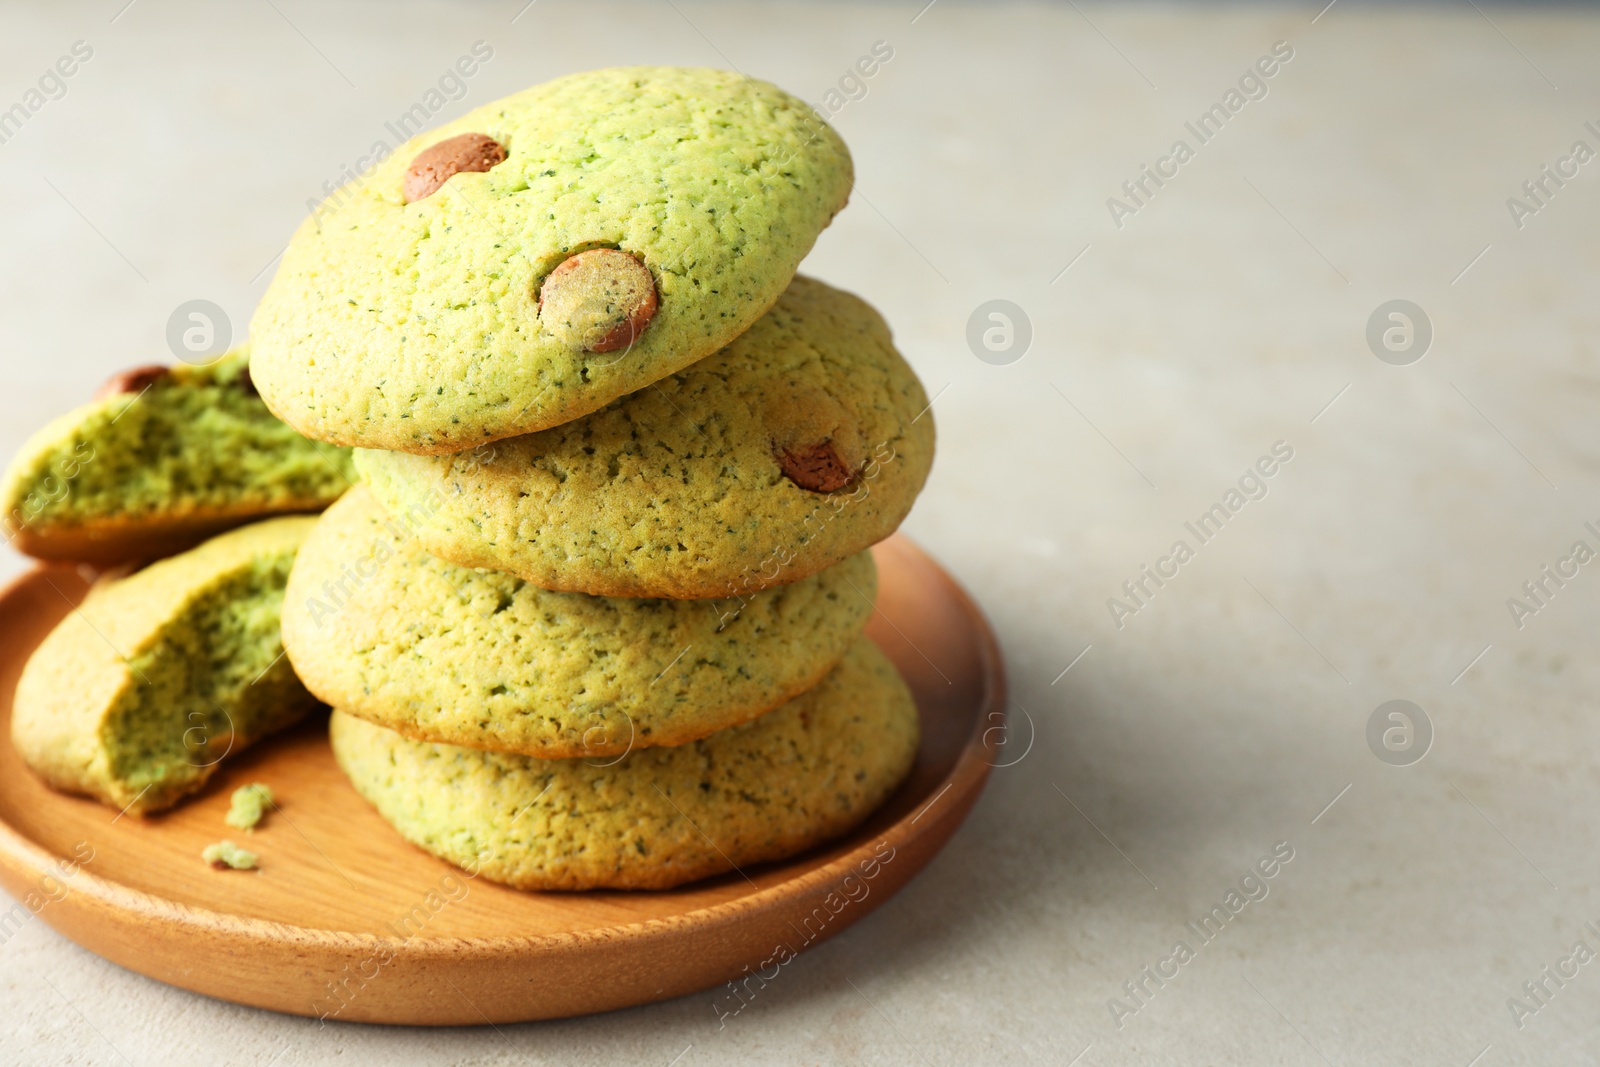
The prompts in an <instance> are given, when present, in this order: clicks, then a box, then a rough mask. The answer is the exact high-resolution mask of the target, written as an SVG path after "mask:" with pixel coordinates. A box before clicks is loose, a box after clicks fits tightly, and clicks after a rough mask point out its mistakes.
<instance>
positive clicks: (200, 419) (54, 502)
mask: <svg viewBox="0 0 1600 1067" xmlns="http://www.w3.org/2000/svg"><path fill="white" fill-rule="evenodd" d="M248 363H249V354H248V352H247V351H246V350H245V349H238V350H235V351H234V352H231V353H229V354H228V355H226V356H224V357H222V358H221V359H219V360H217V361H216V362H215V363H212V364H210V365H208V366H204V367H194V366H188V365H178V366H176V367H173V368H171V371H170V373H169V374H168V375H167V376H166V377H165V378H162V379H161V380H159V381H157V382H156V383H155V384H153V385H151V386H150V387H149V388H148V389H146V390H143V391H142V392H138V393H123V394H119V395H116V396H110V397H105V398H102V399H99V400H95V401H92V402H91V403H89V404H86V405H84V406H83V407H80V408H78V409H76V410H74V411H72V412H69V413H68V414H66V415H63V416H61V417H60V418H57V419H55V420H53V421H52V422H50V423H49V424H48V425H46V426H45V427H44V428H43V429H41V430H40V431H38V432H37V433H35V434H34V435H33V436H32V437H31V438H29V440H28V441H27V443H26V444H24V445H23V447H22V450H21V451H20V452H19V453H18V454H17V456H16V457H15V458H14V459H13V460H12V461H11V463H10V465H9V466H8V467H7V469H6V472H5V476H4V478H3V479H0V516H3V522H4V525H5V528H6V531H7V533H8V535H10V537H11V538H12V540H13V542H14V544H15V545H16V547H18V548H19V549H21V550H22V551H24V552H28V553H30V554H32V555H36V556H40V557H43V558H48V559H68V560H83V561H88V562H96V563H115V562H121V561H123V560H128V559H135V558H138V557H139V556H140V555H141V554H144V555H157V554H160V552H159V550H157V551H149V550H147V549H146V548H145V545H146V544H147V543H148V542H150V541H151V539H152V538H156V539H160V538H162V537H163V536H164V535H173V534H176V535H182V534H184V533H189V534H192V535H194V537H193V538H192V539H198V537H199V536H204V535H205V534H207V533H212V532H216V531H217V530H219V529H222V528H225V527H227V526H229V525H238V524H239V523H241V522H245V521H248V520H250V519H254V518H262V517H265V516H268V515H273V514H280V513H284V512H297V511H317V510H320V509H321V508H323V507H326V506H327V505H328V504H329V503H331V502H332V501H333V500H335V499H337V498H338V496H339V495H340V494H341V493H343V492H344V490H345V489H346V488H348V487H349V485H350V483H351V481H352V480H353V478H354V470H353V467H352V463H351V456H350V453H349V451H348V450H346V449H341V448H335V447H333V446H331V445H325V444H322V443H320V442H315V441H310V440H307V439H306V438H304V437H301V436H300V435H299V434H298V433H296V432H295V431H294V430H293V429H291V428H290V427H289V426H287V425H285V424H284V423H282V422H280V421H279V420H278V419H277V418H276V417H274V416H273V414H272V413H271V412H270V411H268V410H267V406H266V404H265V403H263V402H262V400H261V398H260V397H259V396H257V395H256V394H255V393H254V392H253V391H252V389H251V388H250V387H249V384H248V382H249V379H248V376H247V367H248ZM172 547H173V548H178V547H183V546H181V545H177V544H174V545H172Z"/></svg>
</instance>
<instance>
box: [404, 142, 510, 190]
mask: <svg viewBox="0 0 1600 1067" xmlns="http://www.w3.org/2000/svg"><path fill="white" fill-rule="evenodd" d="M505 161H506V150H505V148H504V147H502V146H501V144H500V142H499V141H496V140H495V139H494V138H493V137H490V136H489V135H488V134H484V133H463V134H460V135H458V136H456V137H451V138H448V139H446V140H443V141H440V142H439V143H438V144H436V145H430V146H429V147H427V148H424V149H423V150H422V151H420V152H418V153H417V158H415V159H413V160H412V161H411V166H409V167H407V168H406V178H405V182H404V183H403V184H402V186H401V192H402V193H403V195H404V196H405V199H406V203H408V204H410V203H414V202H415V201H418V200H421V199H422V198H423V197H427V196H432V195H433V194H434V193H436V192H438V191H439V187H440V186H441V185H443V184H444V183H445V182H447V181H449V180H450V179H451V178H453V177H455V176H456V175H457V174H460V173H461V172H462V171H471V172H474V173H479V174H481V173H483V172H484V171H487V170H490V169H491V168H493V167H497V166H499V165H500V164H501V163H504V162H505Z"/></svg>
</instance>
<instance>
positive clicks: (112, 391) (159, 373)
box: [94, 363, 172, 400]
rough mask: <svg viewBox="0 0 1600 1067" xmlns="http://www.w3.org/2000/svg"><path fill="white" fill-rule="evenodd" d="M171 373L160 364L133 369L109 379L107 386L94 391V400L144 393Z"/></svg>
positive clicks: (150, 364) (106, 381)
mask: <svg viewBox="0 0 1600 1067" xmlns="http://www.w3.org/2000/svg"><path fill="white" fill-rule="evenodd" d="M171 373H172V371H171V369H170V368H168V367H164V366H162V365H161V364H159V363H149V364H146V365H145V366H143V367H132V368H129V369H128V370H125V371H120V372H119V373H117V374H113V375H112V376H111V377H109V378H107V379H106V380H105V384H104V385H102V386H100V388H98V389H96V390H95V391H94V398H95V399H96V400H104V399H105V398H106V397H108V396H118V395H120V394H122V393H142V392H144V391H145V390H146V389H148V388H149V387H150V386H152V385H154V384H155V383H156V382H159V381H160V380H161V379H163V378H165V377H166V376H167V375H169V374H171Z"/></svg>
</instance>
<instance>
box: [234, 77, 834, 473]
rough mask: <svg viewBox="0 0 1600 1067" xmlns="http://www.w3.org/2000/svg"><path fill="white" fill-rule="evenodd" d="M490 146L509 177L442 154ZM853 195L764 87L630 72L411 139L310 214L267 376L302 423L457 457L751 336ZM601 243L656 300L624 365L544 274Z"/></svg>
mask: <svg viewBox="0 0 1600 1067" xmlns="http://www.w3.org/2000/svg"><path fill="white" fill-rule="evenodd" d="M469 133H476V134H481V135H485V136H486V138H488V139H492V141H493V142H494V143H495V144H497V145H499V146H500V147H501V148H502V149H503V151H504V154H505V155H504V159H503V160H502V161H500V162H498V163H496V162H494V161H493V160H494V158H495V157H494V156H493V154H492V153H491V154H487V155H485V154H484V153H482V152H480V151H479V150H478V149H477V148H474V147H472V145H471V144H467V143H466V142H457V146H458V148H459V151H449V149H450V146H448V145H442V144H441V143H442V142H446V141H454V140H455V139H457V138H461V137H462V136H463V135H465V134H469ZM471 140H472V139H470V138H468V141H469V142H470V141H471ZM476 143H480V144H481V143H483V142H476ZM463 144H465V145H466V147H460V146H461V145H463ZM439 148H443V149H446V151H445V152H444V154H445V155H446V156H450V157H451V158H450V159H445V160H439V159H432V157H431V156H426V155H425V158H424V159H421V160H419V159H418V156H419V154H425V153H428V152H429V151H430V150H431V149H439ZM458 157H459V158H458ZM414 163H415V166H413V164H414ZM457 167H461V168H464V169H461V170H457V169H455V168H457ZM484 168H487V169H484ZM408 173H409V174H411V176H412V179H411V180H409V181H408ZM446 173H448V174H449V175H450V176H449V177H448V178H447V179H446V180H445V181H444V184H443V185H442V187H438V188H436V189H434V190H433V191H431V192H424V190H426V189H428V187H429V186H431V185H433V184H434V183H435V182H436V181H437V180H438V179H439V178H440V177H441V176H442V175H444V174H446ZM423 179H426V180H425V181H424V180H423ZM851 181H852V172H851V165H850V157H849V153H848V152H847V150H846V149H845V147H844V144H843V142H842V141H840V140H839V138H838V135H837V134H835V133H834V132H833V130H832V129H830V128H829V127H828V126H827V125H826V124H825V123H823V122H822V120H821V119H820V118H818V117H817V116H816V114H815V112H813V111H812V109H811V108H810V107H809V106H808V105H806V104H805V103H804V102H802V101H800V100H798V99H796V98H795V97H792V96H790V95H788V94H787V93H784V92H782V91H781V90H779V89H777V88H775V87H774V86H772V85H769V84H767V83H765V82H760V81H754V80H752V79H749V78H745V77H743V76H741V75H738V74H733V73H729V72H726V71H717V70H703V69H694V68H675V67H631V68H616V69H609V70H600V71H594V72H591V73H587V74H576V75H572V76H570V77H566V78H561V79H558V80H556V81H552V82H549V83H546V84H544V85H539V86H536V87H534V88H532V89H528V90H526V91H524V92H521V93H518V94H516V95H514V96H509V97H506V98H505V99H503V100H499V101H496V102H495V103H492V104H488V105H485V106H484V107H481V108H478V109H477V110H475V111H472V112H470V113H468V114H467V115H465V116H463V117H462V118H460V119H458V120H456V121H454V122H451V123H448V124H446V125H444V126H442V127H440V128H438V129H436V130H430V131H428V132H427V133H425V134H422V135H420V136H418V137H416V138H414V139H413V140H411V141H409V142H407V143H406V144H405V145H402V146H401V147H400V149H399V150H398V151H397V152H396V153H395V154H394V155H393V156H391V157H389V158H388V159H387V160H385V161H384V162H383V163H381V164H379V165H378V166H377V167H376V168H375V169H374V170H373V172H372V173H371V174H370V175H368V176H366V177H364V178H363V179H362V180H360V181H359V182H356V183H353V184H352V185H351V186H348V187H346V188H344V189H341V190H340V191H339V192H337V193H335V194H334V196H333V197H331V198H330V199H329V200H328V201H327V202H326V203H325V204H324V205H323V206H322V207H321V208H319V209H318V210H317V211H316V212H315V213H314V214H313V216H312V217H311V218H309V219H307V220H306V222H305V223H304V224H303V225H302V226H301V227H300V229H299V231H298V232H297V233H296V234H295V236H294V239H293V240H292V241H291V242H290V244H289V247H288V250H287V251H286V252H285V253H284V257H283V263H282V264H281V265H280V267H279V269H278V272H277V275H276V276H275V277H274V279H273V281H272V285H271V287H270V288H269V289H268V291H267V293H266V295H265V297H264V298H263V300H262V302H261V305H260V307H259V308H258V310H257V312H256V315H255V318H254V320H253V321H252V322H251V325H250V332H251V337H252V339H253V345H254V355H253V362H252V373H253V374H254V376H255V379H256V381H257V383H258V385H259V387H260V389H261V392H262V395H263V396H264V397H265V398H266V400H267V402H268V403H269V404H270V405H271V406H272V409H273V410H274V411H276V412H277V413H278V414H279V415H280V416H281V417H282V418H283V419H284V420H285V421H287V422H288V423H290V424H291V425H293V426H295V427H296V428H297V429H299V430H300V431H301V432H302V433H304V434H306V435H307V436H309V437H315V438H318V439H319V440H324V441H331V442H333V443H335V444H341V445H362V446H365V447H369V448H387V449H402V450H406V451H413V452H421V453H440V452H454V451H460V450H463V449H466V448H471V447H473V446H474V445H476V444H479V443H481V442H483V441H487V440H493V439H496V438H500V437H507V436H511V435H515V434H520V433H527V432H531V431H533V430H539V429H543V428H545V427H548V426H553V425H556V424H558V423H562V422H566V421H569V420H571V419H573V418H576V417H578V416H579V415H583V414H586V413H588V412H590V411H594V410H596V409H597V408H600V407H602V406H603V405H605V404H606V403H607V402H609V401H611V400H613V399H614V398H616V397H618V396H621V395H623V394H625V393H629V392H632V391H634V390H636V389H640V388H642V387H644V386H645V385H648V384H649V383H650V382H653V381H656V380H657V379H659V378H661V377H663V376H664V375H667V374H670V373H671V372H672V371H675V370H677V369H679V368H680V367H683V366H686V365H688V364H689V363H692V362H694V361H695V360H697V359H700V358H702V357H703V356H706V355H708V354H710V353H711V352H714V351H716V350H717V349H718V348H721V347H722V346H723V345H725V344H727V343H728V342H729V341H731V340H732V339H733V338H734V337H736V336H738V334H740V333H742V332H743V331H744V330H745V329H746V328H747V327H749V325H750V324H751V323H752V322H754V321H755V320H756V319H757V318H758V317H759V316H760V315H761V313H762V312H764V311H765V310H766V309H767V308H768V307H769V306H771V304H772V302H773V301H774V300H776V299H777V297H778V294H779V293H781V292H782V291H783V287H784V286H785V285H786V284H788V281H789V279H790V277H791V276H792V275H793V274H794V271H795V268H796V267H798V266H799V263H800V260H801V259H802V258H804V257H805V255H806V253H807V252H808V251H809V250H810V249H811V246H812V244H813V243H814V242H815V240H816V237H817V234H818V233H819V232H821V230H822V229H823V228H824V227H825V226H827V224H828V222H829V221H830V220H831V219H832V217H833V215H834V213H835V212H837V211H838V210H839V209H840V208H842V207H843V206H844V203H845V200H846V199H847V198H848V196H849V191H850V185H851ZM418 182H420V184H417V183H418ZM408 189H409V190H410V192H408ZM419 193H420V194H421V196H420V198H419V199H414V200H411V201H410V202H407V198H408V196H411V195H417V194H419ZM595 248H607V249H617V250H620V251H622V252H625V253H627V254H628V255H629V256H631V257H633V258H634V259H636V260H637V261H639V262H640V263H642V264H643V266H644V268H645V270H647V271H648V273H649V275H650V279H651V280H653V282H654V288H655V290H656V294H655V298H656V300H657V301H658V303H659V307H657V308H656V309H655V310H654V313H653V316H652V317H651V318H650V321H649V324H648V326H647V327H645V328H644V329H643V330H642V332H640V333H639V334H638V335H637V337H635V338H633V339H632V343H631V344H628V345H627V346H626V347H624V348H622V349H619V350H605V351H590V350H587V349H586V348H584V347H583V344H582V341H583V338H584V336H585V334H584V329H585V322H569V321H568V320H567V319H565V318H562V317H561V315H560V314H557V313H556V312H554V311H552V312H551V313H550V314H548V315H544V316H542V315H541V307H540V292H541V288H542V287H543V285H544V282H545V280H546V279H547V278H548V277H549V276H550V275H551V273H552V272H553V271H555V269H556V268H557V267H558V266H560V264H561V263H562V262H563V261H564V260H566V259H567V258H569V257H571V256H574V255H577V254H579V253H582V252H586V251H589V250H591V249H595ZM604 288H605V287H604V286H601V287H599V289H604ZM623 288H624V289H626V288H628V286H623ZM597 291H598V290H597ZM558 303H562V306H563V308H564V309H565V311H564V312H563V314H565V313H566V312H570V311H571V310H572V309H571V306H570V303H567V302H558ZM580 318H584V319H585V320H587V319H588V318H589V316H580ZM557 319H559V320H560V321H556V320H557ZM587 325H591V326H592V325H593V323H592V322H589V323H587Z"/></svg>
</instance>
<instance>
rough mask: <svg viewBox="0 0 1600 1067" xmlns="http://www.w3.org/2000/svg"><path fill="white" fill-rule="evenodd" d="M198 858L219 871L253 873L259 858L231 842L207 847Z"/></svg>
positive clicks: (219, 842) (222, 842) (220, 842)
mask: <svg viewBox="0 0 1600 1067" xmlns="http://www.w3.org/2000/svg"><path fill="white" fill-rule="evenodd" d="M200 858H201V859H203V860H205V861H206V862H207V863H209V864H211V866H213V867H215V868H216V869H217V870H219V871H228V870H232V871H253V870H255V869H256V860H257V859H258V858H259V857H258V856H257V855H256V854H255V853H254V852H251V851H250V850H249V849H247V848H240V847H239V846H238V845H236V844H234V843H233V842H232V841H218V842H217V843H216V844H214V845H207V846H206V847H205V851H203V852H201V853H200Z"/></svg>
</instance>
